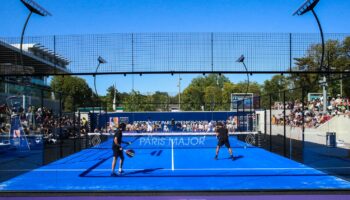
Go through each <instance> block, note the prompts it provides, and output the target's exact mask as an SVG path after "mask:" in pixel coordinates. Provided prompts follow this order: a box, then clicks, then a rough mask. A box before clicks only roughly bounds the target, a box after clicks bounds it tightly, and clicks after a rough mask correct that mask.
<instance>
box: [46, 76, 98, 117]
mask: <svg viewBox="0 0 350 200" xmlns="http://www.w3.org/2000/svg"><path fill="white" fill-rule="evenodd" d="M51 88H52V89H53V91H56V94H55V96H56V98H57V99H59V95H60V94H59V93H62V102H63V110H64V111H73V108H74V104H75V108H78V107H82V106H91V102H95V101H96V96H94V95H93V92H92V90H91V88H90V87H89V85H88V84H87V83H86V81H85V80H84V79H82V78H79V77H75V76H54V77H53V78H52V80H51Z"/></svg>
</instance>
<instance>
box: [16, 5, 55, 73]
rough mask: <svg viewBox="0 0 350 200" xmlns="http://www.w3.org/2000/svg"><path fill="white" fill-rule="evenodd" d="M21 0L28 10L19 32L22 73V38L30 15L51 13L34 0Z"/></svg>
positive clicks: (47, 14)
mask: <svg viewBox="0 0 350 200" xmlns="http://www.w3.org/2000/svg"><path fill="white" fill-rule="evenodd" d="M21 2H22V3H23V4H24V5H25V6H26V7H27V8H28V10H29V11H30V12H29V14H28V17H27V19H26V21H25V23H24V26H23V29H22V34H21V43H20V59H21V65H22V70H23V73H25V70H24V63H23V39H24V33H25V31H26V28H27V25H28V22H29V19H30V17H31V16H32V14H33V13H35V14H37V15H39V16H42V17H45V16H51V13H49V12H48V11H47V10H46V9H44V8H43V7H41V6H40V5H39V4H37V3H36V2H35V1H33V0H21Z"/></svg>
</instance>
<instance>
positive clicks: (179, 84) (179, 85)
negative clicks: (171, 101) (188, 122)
mask: <svg viewBox="0 0 350 200" xmlns="http://www.w3.org/2000/svg"><path fill="white" fill-rule="evenodd" d="M181 80H182V78H181V76H180V74H179V82H178V85H177V87H179V111H181Z"/></svg>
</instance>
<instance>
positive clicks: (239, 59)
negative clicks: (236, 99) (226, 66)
mask: <svg viewBox="0 0 350 200" xmlns="http://www.w3.org/2000/svg"><path fill="white" fill-rule="evenodd" d="M244 60H245V57H244V55H241V57H239V58H238V59H237V61H236V62H239V63H242V64H243V66H244V69H245V71H246V72H247V88H246V91H245V94H244V96H243V97H244V98H243V104H244V99H245V97H246V96H247V94H248V91H249V72H248V68H247V66H246V64H245V62H244ZM243 106H244V105H243Z"/></svg>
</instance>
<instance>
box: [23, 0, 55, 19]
mask: <svg viewBox="0 0 350 200" xmlns="http://www.w3.org/2000/svg"><path fill="white" fill-rule="evenodd" d="M21 2H22V3H23V4H24V5H25V6H26V7H27V8H28V10H30V12H33V13H35V14H38V15H40V16H51V13H49V11H47V10H46V9H45V8H43V7H41V6H40V5H39V4H37V3H36V2H35V1H33V0H21Z"/></svg>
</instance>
